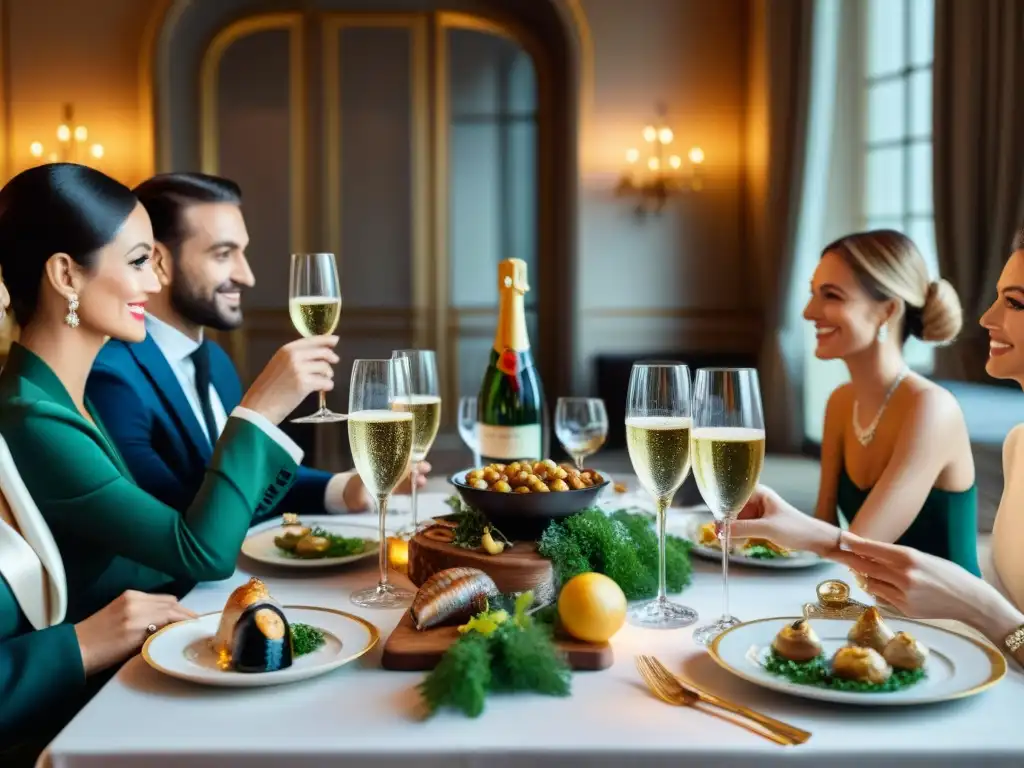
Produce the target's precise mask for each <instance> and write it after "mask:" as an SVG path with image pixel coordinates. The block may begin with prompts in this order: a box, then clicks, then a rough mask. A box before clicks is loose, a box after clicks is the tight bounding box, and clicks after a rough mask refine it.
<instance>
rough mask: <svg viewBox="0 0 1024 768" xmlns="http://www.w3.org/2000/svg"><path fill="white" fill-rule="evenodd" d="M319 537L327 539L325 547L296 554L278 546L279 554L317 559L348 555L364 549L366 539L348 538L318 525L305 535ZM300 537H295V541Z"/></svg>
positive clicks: (303, 558)
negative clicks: (316, 550)
mask: <svg viewBox="0 0 1024 768" xmlns="http://www.w3.org/2000/svg"><path fill="white" fill-rule="evenodd" d="M313 536H316V537H319V538H323V539H327V541H328V542H329V543H328V545H327V548H326V549H324V550H322V551H320V552H316V553H315V554H314V553H306V554H298V553H297V552H295V551H294V550H289V549H284V548H283V547H280V546H278V549H279V550H280V552H281V554H283V555H284V556H285V557H293V558H295V559H296V560H319V559H321V558H325V557H348V556H350V555H360V554H362V553H363V552H365V551H366V540H365V539H361V538H348V537H346V536H338V535H337V534H334V533H331V532H330V531H328V530H326V529H324V528H320V527H319V526H318V527H316V528H313V529H311V530H310V532H309V533H308V534H306V536H303V537H302V538H307V537H313ZM300 540H301V539H296V540H295V541H296V543H297V542H298V541H300Z"/></svg>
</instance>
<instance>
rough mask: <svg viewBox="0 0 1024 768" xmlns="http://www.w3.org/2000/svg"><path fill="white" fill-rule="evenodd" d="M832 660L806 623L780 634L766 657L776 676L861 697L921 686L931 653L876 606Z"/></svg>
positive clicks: (789, 628) (848, 636)
mask: <svg viewBox="0 0 1024 768" xmlns="http://www.w3.org/2000/svg"><path fill="white" fill-rule="evenodd" d="M847 641H848V644H847V645H844V646H843V647H841V648H839V649H837V650H836V651H835V653H834V654H833V655H832V657H831V659H829V658H828V656H827V655H826V654H825V652H824V649H823V646H822V643H821V640H820V639H819V638H818V635H817V633H816V632H815V631H814V628H813V627H812V626H811V623H810V622H809V621H808V620H807V619H799V620H798V621H795V622H793V623H792V624H787V625H786V626H784V627H783V628H782V629H780V630H779V632H778V634H776V635H775V639H774V640H773V641H772V645H771V648H770V649H769V650H768V651H767V653H766V655H765V659H764V668H765V669H766V670H767V671H769V672H771V673H772V674H775V675H779V676H782V677H785V678H787V679H788V680H790V681H791V682H794V683H798V684H801V685H813V686H819V687H825V688H833V689H836V690H841V691H851V692H861V693H889V692H893V691H899V690H903V689H905V688H908V687H910V686H912V685H914V684H916V683H918V682H920V681H921V680H922V679H923V678H924V677H925V676H926V674H927V671H926V668H927V661H928V655H929V650H928V648H927V647H926V646H925V645H924V644H923V643H921V642H919V641H918V640H917V639H916V638H915V637H913V635H911V634H910V633H909V632H893V631H892V630H891V629H890V628H889V627H888V626H886V624H885V622H884V621H883V620H882V616H881V614H880V613H879V612H878V609H877V608H874V607H872V608H868V609H867V610H866V611H864V612H863V613H862V614H861V615H860V617H859V618H858V619H857V621H856V622H855V623H854V625H853V626H852V627H851V628H850V631H849V633H848V634H847Z"/></svg>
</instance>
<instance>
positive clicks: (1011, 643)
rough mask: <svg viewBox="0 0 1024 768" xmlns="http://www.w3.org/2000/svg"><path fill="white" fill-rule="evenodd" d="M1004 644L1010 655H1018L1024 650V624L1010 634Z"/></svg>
mask: <svg viewBox="0 0 1024 768" xmlns="http://www.w3.org/2000/svg"><path fill="white" fill-rule="evenodd" d="M1003 644H1004V645H1005V646H1006V648H1007V650H1008V651H1009V652H1010V653H1017V651H1019V650H1020V649H1021V648H1024V624H1022V625H1021V626H1019V627H1017V628H1016V629H1015V630H1013V632H1011V633H1010V634H1008V635H1007V636H1006V639H1005V640H1003Z"/></svg>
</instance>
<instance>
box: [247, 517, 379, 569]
mask: <svg viewBox="0 0 1024 768" xmlns="http://www.w3.org/2000/svg"><path fill="white" fill-rule="evenodd" d="M319 527H321V528H324V529H325V530H326V531H327V532H328V533H333V534H334V535H336V536H345V537H349V538H361V539H362V540H363V549H362V551H360V552H357V553H356V554H354V555H345V556H344V557H295V556H294V555H291V554H289V553H288V552H285V551H284V550H283V549H281V548H280V547H278V546H277V544H275V543H274V539H275V538H276V537H278V536H280V535H281V528H280V527H274V528H266V529H264V530H262V531H257V532H255V533H251V534H249V535H248V536H247V537H246V539H245V541H243V542H242V554H243V555H245V556H246V557H248V558H251V559H252V560H255V561H256V562H258V563H264V564H266V565H274V566H278V567H281V568H300V569H307V568H331V567H334V566H339V565H348V564H349V563H356V562H359V561H360V560H366V559H368V558H371V557H377V552H378V550H379V549H380V544H379V543H378V542H377V539H376V538H369V537H367V536H365V535H364V534H366V533H367V530H366V529H365V528H359V527H356V526H352V525H348V526H340V525H320V526H319Z"/></svg>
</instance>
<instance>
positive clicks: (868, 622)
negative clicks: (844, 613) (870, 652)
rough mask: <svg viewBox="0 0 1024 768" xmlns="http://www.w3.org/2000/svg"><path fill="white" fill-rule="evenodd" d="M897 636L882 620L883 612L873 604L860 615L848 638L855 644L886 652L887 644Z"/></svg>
mask: <svg viewBox="0 0 1024 768" xmlns="http://www.w3.org/2000/svg"><path fill="white" fill-rule="evenodd" d="M893 637H895V634H894V633H893V631H892V630H891V629H889V627H887V626H886V625H885V622H884V621H882V614H880V613H879V612H878V609H877V608H875V607H874V606H872V607H871V608H868V609H867V610H866V611H864V613H862V614H861V615H860V617H859V618H858V619H857V621H856V623H855V624H854V625H853V627H851V628H850V633H849V634H848V635H847V637H846V639H847V640H849V641H850V643H852V644H853V645H859V646H863V647H865V648H872V649H874V650H875V651H877V652H878V653H884V652H885V646H887V645H888V644H889V641H890V640H892V639H893Z"/></svg>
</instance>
